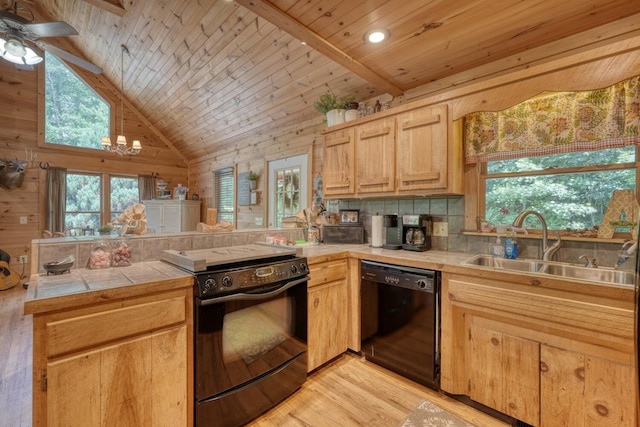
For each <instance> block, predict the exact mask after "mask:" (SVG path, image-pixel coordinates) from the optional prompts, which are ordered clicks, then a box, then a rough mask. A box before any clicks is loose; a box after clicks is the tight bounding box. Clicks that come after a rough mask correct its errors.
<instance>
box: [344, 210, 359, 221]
mask: <svg viewBox="0 0 640 427" xmlns="http://www.w3.org/2000/svg"><path fill="white" fill-rule="evenodd" d="M359 223H360V210H359V209H344V210H343V209H340V224H359Z"/></svg>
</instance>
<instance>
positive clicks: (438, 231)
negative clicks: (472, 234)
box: [433, 222, 449, 237]
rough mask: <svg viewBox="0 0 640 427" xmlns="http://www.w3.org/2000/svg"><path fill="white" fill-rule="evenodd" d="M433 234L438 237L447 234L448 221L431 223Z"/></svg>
mask: <svg viewBox="0 0 640 427" xmlns="http://www.w3.org/2000/svg"><path fill="white" fill-rule="evenodd" d="M433 235H434V236H440V237H447V236H448V235H449V223H448V222H434V223H433Z"/></svg>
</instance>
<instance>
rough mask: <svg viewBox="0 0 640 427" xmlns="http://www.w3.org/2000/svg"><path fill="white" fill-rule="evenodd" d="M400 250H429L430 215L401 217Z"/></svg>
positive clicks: (431, 227)
mask: <svg viewBox="0 0 640 427" xmlns="http://www.w3.org/2000/svg"><path fill="white" fill-rule="evenodd" d="M402 226H403V231H404V233H403V236H402V237H403V242H402V249H405V250H408V251H426V250H429V249H431V231H432V229H433V222H432V218H431V215H420V214H414V215H403V217H402Z"/></svg>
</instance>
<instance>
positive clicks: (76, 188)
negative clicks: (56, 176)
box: [64, 173, 102, 229]
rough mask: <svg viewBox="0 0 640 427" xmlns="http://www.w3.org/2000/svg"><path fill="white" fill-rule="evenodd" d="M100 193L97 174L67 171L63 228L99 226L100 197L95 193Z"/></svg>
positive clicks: (95, 227)
mask: <svg viewBox="0 0 640 427" xmlns="http://www.w3.org/2000/svg"><path fill="white" fill-rule="evenodd" d="M101 194H102V184H101V179H100V175H99V174H86V173H67V207H66V211H65V218H64V225H65V228H72V227H81V228H85V227H90V228H92V229H97V228H99V227H100V225H101V221H100V217H101V212H102V209H101V208H102V206H101V200H102V198H101V197H99V196H98V197H96V195H101Z"/></svg>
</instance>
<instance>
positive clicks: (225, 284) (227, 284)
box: [222, 276, 233, 288]
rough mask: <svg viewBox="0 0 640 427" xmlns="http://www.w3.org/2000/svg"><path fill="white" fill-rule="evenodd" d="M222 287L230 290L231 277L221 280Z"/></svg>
mask: <svg viewBox="0 0 640 427" xmlns="http://www.w3.org/2000/svg"><path fill="white" fill-rule="evenodd" d="M222 286H224V287H225V288H230V287H231V286H233V279H232V278H231V276H224V277H223V278H222Z"/></svg>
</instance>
